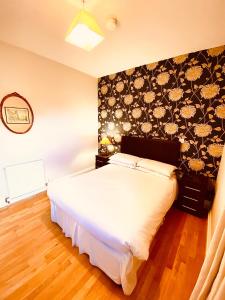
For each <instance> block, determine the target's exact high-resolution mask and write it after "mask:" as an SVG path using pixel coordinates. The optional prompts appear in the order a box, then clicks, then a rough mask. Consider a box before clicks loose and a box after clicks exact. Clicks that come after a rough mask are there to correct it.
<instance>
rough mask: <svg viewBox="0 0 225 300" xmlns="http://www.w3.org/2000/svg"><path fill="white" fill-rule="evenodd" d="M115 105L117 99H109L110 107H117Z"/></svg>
mask: <svg viewBox="0 0 225 300" xmlns="http://www.w3.org/2000/svg"><path fill="white" fill-rule="evenodd" d="M115 103H116V98H115V97H109V100H108V104H109V106H113V105H115Z"/></svg>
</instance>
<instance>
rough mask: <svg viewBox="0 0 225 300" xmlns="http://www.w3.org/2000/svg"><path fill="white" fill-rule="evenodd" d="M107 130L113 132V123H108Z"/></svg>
mask: <svg viewBox="0 0 225 300" xmlns="http://www.w3.org/2000/svg"><path fill="white" fill-rule="evenodd" d="M108 128H109V130H113V129H114V128H115V124H114V123H113V122H109V124H108Z"/></svg>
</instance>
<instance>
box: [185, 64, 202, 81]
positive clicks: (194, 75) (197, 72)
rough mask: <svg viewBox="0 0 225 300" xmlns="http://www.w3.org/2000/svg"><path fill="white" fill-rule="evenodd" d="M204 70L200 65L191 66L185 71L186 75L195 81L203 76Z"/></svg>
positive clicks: (188, 78)
mask: <svg viewBox="0 0 225 300" xmlns="http://www.w3.org/2000/svg"><path fill="white" fill-rule="evenodd" d="M202 71H203V70H202V67H200V66H194V67H191V68H189V69H187V71H186V72H185V77H186V79H187V80H189V81H195V80H197V79H199V78H200V77H201V75H202Z"/></svg>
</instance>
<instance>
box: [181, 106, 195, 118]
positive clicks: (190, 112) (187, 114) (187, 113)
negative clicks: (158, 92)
mask: <svg viewBox="0 0 225 300" xmlns="http://www.w3.org/2000/svg"><path fill="white" fill-rule="evenodd" d="M195 113H196V108H195V107H194V106H193V105H186V106H183V107H181V109H180V114H181V116H182V117H183V118H185V119H190V118H192V117H194V115H195Z"/></svg>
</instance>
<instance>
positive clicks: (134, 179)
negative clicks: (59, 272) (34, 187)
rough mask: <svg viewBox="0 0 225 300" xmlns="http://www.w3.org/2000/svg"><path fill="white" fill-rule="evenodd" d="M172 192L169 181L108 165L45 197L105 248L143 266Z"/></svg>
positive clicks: (55, 186) (58, 184)
mask: <svg viewBox="0 0 225 300" xmlns="http://www.w3.org/2000/svg"><path fill="white" fill-rule="evenodd" d="M176 190H177V182H176V179H175V178H168V177H166V176H161V175H153V174H152V173H144V172H142V171H138V170H135V169H130V168H127V167H122V166H117V165H111V164H110V165H107V166H105V167H102V168H99V169H97V170H94V171H92V172H89V173H86V174H83V175H79V176H76V177H72V178H66V179H62V180H57V181H55V182H53V183H51V184H49V187H48V196H49V198H50V199H51V201H53V202H54V203H55V204H56V205H57V206H58V207H59V208H61V209H62V210H63V211H64V212H65V213H67V214H68V215H69V216H71V217H73V218H74V219H75V220H76V221H77V222H78V223H79V224H80V225H82V227H83V228H84V229H86V230H87V231H88V232H89V233H90V234H91V235H92V236H93V237H95V238H96V239H98V240H99V241H101V242H102V243H104V244H105V245H107V246H108V247H110V248H112V249H114V250H116V251H118V252H120V253H121V252H123V253H128V252H130V253H131V254H132V255H133V256H135V257H136V258H138V259H140V260H147V258H148V255H149V246H150V243H151V241H152V239H153V237H154V235H155V233H156V231H157V230H158V228H159V226H160V224H161V222H162V220H163V217H164V216H165V214H166V212H167V211H168V209H169V208H170V207H171V205H172V203H173V201H174V199H175V197H176Z"/></svg>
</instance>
